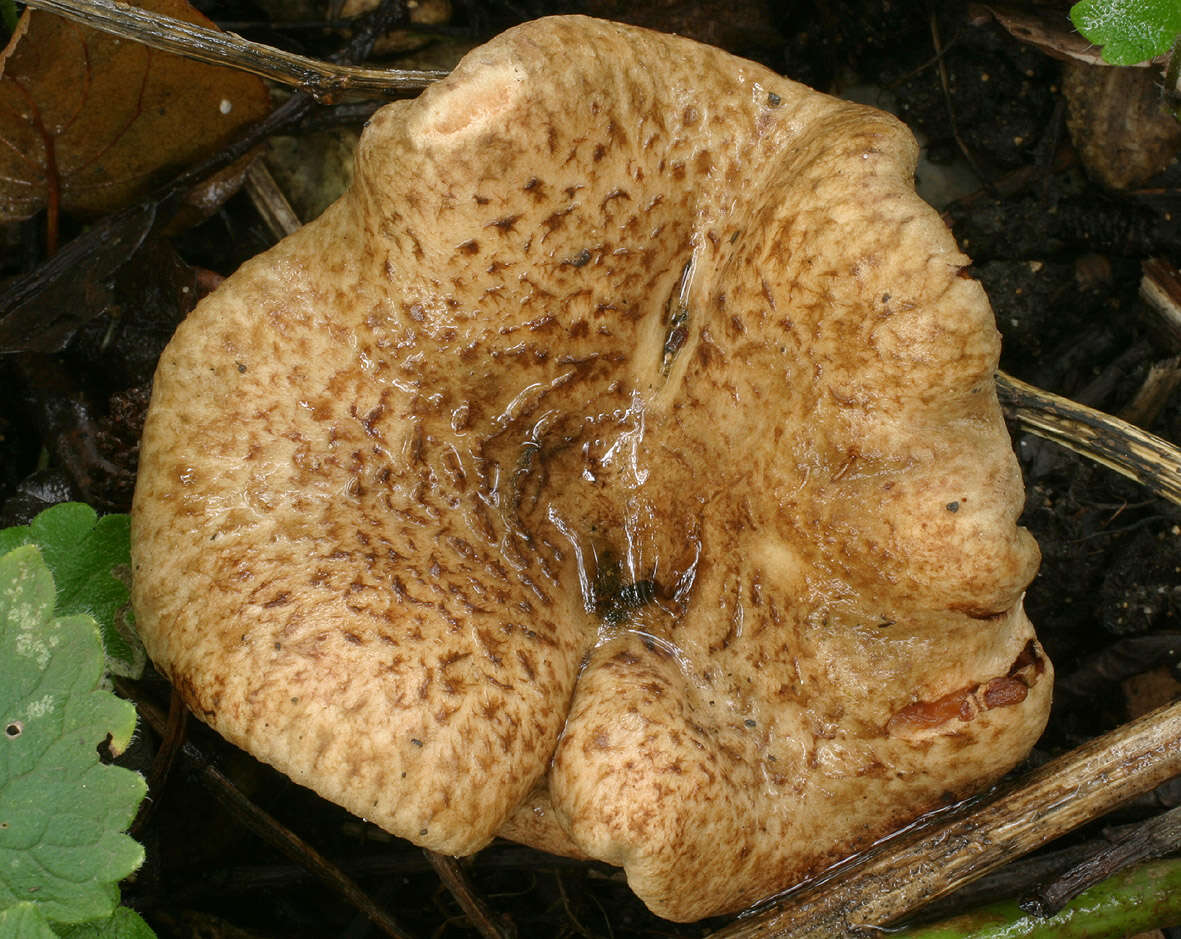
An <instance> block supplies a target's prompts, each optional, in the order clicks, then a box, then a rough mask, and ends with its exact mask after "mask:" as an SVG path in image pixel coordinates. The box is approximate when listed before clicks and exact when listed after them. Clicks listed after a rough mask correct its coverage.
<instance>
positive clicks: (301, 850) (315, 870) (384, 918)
mask: <svg viewBox="0 0 1181 939" xmlns="http://www.w3.org/2000/svg"><path fill="white" fill-rule="evenodd" d="M115 685H116V687H117V688H118V689H119V692H120V693H121V694H123V695H124V696H125V697H127V698H130V699H131V700H132V701H133V702H134V704H135V709H136V711H137V712H138V713H139V716H140V717H141V718H143V719H144V720H145V721H146V722H147V723H148V724H149V725H150V726H151V727H152V729H153V730H154V731H156V733H157V734H161V735H163V734H164V733H166V732H167V723H168V722H167V719H166V718H165V716H164V714H163V713H162V712H161V711H160V709H159V708H157V707H156V706H155V705H154V704H152V703H151V702H150V701H148V700H147V699H146V698H145V697H144V696H143V695H142V694H140V693H139V692H138V689H137V688H136V686H135V685H134V684H132V683H131V682H128V681H124V680H121V679H115ZM181 756H182V757H183V759H184V760H185V761H186V762H187V763H188V764H189V767H190V768H191V769H192V770H194V771H195V774H196V777H197V779H198V780H199V781H200V783H201V785H202V786H204V787H205V788H206V789H207V790H208V791H209V792H210V793H211V794H212V795H213V797H214V798H215V799H217V801H218V804H220V805H221V806H222V808H224V809H225V810H226V811H227V812H229V813H230V814H231V815H232V816H234V818H235V819H237V820H238V822H239V823H241V824H242V825H243V826H244V827H246V828H248V829H250V831H252V832H254V834H256V835H258V837H260V838H261V839H262V840H263V841H265V842H266V843H267V844H269V845H270V846H271V847H273V848H275V849H276V850H278V851H280V852H281V853H282V854H284V855H286V856H287V858H289V859H290V860H292V861H294V862H296V863H297V864H299V865H300V866H301V867H303V868H304V869H305V870H307V871H309V872H310V873H311V874H313V875H314V876H315V877H316V878H317V879H318V880H319V881H320V882H321V883H323V884H324V885H325V886H327V887H328V888H329V889H331V890H332V891H334V892H335V893H336V894H337V895H338V896H340V897H341V898H342V899H344V900H345V901H346V902H348V903H351V904H352V905H353V906H354V907H356V908H357V909H358V910H359V911H360V912H361V913H363V914H365V915H366V916H367V917H369V920H370V922H372V923H373V925H374V926H376V927H377V928H378V929H379V930H381V932H383V933H384V934H385V935H387V936H390V937H391V939H411V936H410V934H409V933H408V932H406V931H405V930H404V929H402V927H401V926H399V925H398V923H397V922H395V920H394V919H393V918H392V917H391V916H390V915H389V913H387V912H386V911H385V910H384V909H382V908H381V907H380V906H378V905H377V903H376V902H374V900H373V899H372V898H371V897H370V896H369V894H367V893H366V892H365V891H364V890H362V889H361V887H360V886H359V885H358V884H357V882H356V881H355V880H353V879H352V878H351V877H349V876H348V875H347V874H346V873H345V872H344V871H342V870H341V869H340V868H339V867H338V866H337V865H335V864H333V863H332V862H331V861H330V860H328V858H326V857H325V856H324V855H322V854H321V853H320V852H319V851H317V850H316V849H315V848H313V847H312V846H311V845H310V844H308V843H307V842H306V841H304V840H303V839H302V838H300V837H299V835H297V834H296V833H295V832H293V831H292V830H291V829H290V828H288V827H287V826H286V825H284V824H282V823H281V822H280V821H279V820H278V819H277V818H275V817H274V816H273V815H271V814H270V813H269V812H267V811H265V810H264V809H263V808H261V807H260V806H258V805H257V804H255V802H254V801H253V800H251V799H250V798H248V797H247V796H246V795H244V794H243V793H242V791H241V790H240V789H239V788H238V787H237V786H235V785H234V783H233V782H232V781H231V780H230V779H229V778H228V777H227V776H225V775H224V774H223V773H222V772H221V771H220V770H218V769H217V767H215V766H214V765H213V764H212V763H210V762H209V761H208V759H206V757H205V755H204V754H203V753H202V752H201V751H200V750H199V749H197V747H195V746H194V745H193V744H191V743H183V744H182V745H181Z"/></svg>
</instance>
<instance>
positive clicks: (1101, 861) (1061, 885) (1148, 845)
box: [1020, 808, 1181, 916]
mask: <svg viewBox="0 0 1181 939" xmlns="http://www.w3.org/2000/svg"><path fill="white" fill-rule="evenodd" d="M1178 848H1181V808H1176V809H1172V810H1171V811H1168V812H1165V813H1164V814H1162V815H1158V816H1157V817H1156V818H1152V819H1149V820H1148V821H1146V822H1144V823H1143V824H1141V825H1137V826H1135V828H1133V829H1132V831H1130V832H1128V833H1127V834H1126V835H1125V836H1124V837H1122V838H1120V839H1119V840H1118V841H1116V842H1115V843H1114V844H1110V845H1107V846H1106V847H1105V848H1102V849H1100V850H1099V851H1096V852H1095V853H1094V854H1092V855H1091V856H1090V857H1089V858H1087V859H1086V860H1085V861H1082V862H1081V863H1079V864H1076V865H1075V866H1074V867H1072V868H1070V869H1069V870H1067V871H1064V872H1062V873H1061V874H1058V875H1057V876H1055V877H1054V878H1053V879H1051V880H1050V881H1049V882H1048V883H1046V884H1043V885H1042V886H1041V887H1040V888H1039V889H1038V890H1037V892H1036V893H1034V894H1033V896H1031V897H1029V898H1027V899H1025V900H1022V901H1021V904H1020V906H1021V909H1023V910H1025V911H1026V912H1027V913H1033V914H1035V915H1037V916H1053V915H1054V914H1055V913H1057V912H1058V911H1059V910H1061V909H1062V908H1063V907H1064V906H1066V904H1067V903H1069V902H1070V901H1071V900H1073V899H1074V898H1075V897H1077V896H1078V895H1079V894H1080V893H1082V892H1083V891H1084V890H1087V889H1089V888H1091V887H1093V886H1095V884H1097V883H1099V882H1100V881H1103V880H1106V879H1107V878H1108V877H1111V876H1112V875H1113V874H1117V873H1119V872H1120V871H1122V870H1125V869H1126V868H1129V867H1131V866H1132V865H1133V864H1139V863H1141V862H1143V861H1149V860H1153V859H1155V858H1158V857H1161V856H1162V855H1165V854H1169V853H1170V852H1172V851H1176V850H1177V849H1178Z"/></svg>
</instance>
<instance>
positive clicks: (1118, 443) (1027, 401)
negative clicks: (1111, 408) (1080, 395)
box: [996, 372, 1181, 504]
mask: <svg viewBox="0 0 1181 939" xmlns="http://www.w3.org/2000/svg"><path fill="white" fill-rule="evenodd" d="M996 383H997V391H998V392H999V394H1000V399H1001V403H1002V404H1004V405H1005V410H1006V412H1007V413H1008V414H1009V415H1010V416H1011V417H1013V418H1014V419H1015V420H1016V421H1017V422H1018V423H1019V424H1021V426H1023V427H1024V428H1025V429H1026V430H1028V431H1030V432H1031V433H1034V434H1037V435H1038V436H1039V437H1045V438H1046V439H1047V440H1052V441H1054V442H1055V443H1058V444H1061V445H1062V446H1064V447H1066V448H1068V449H1070V450H1073V451H1075V452H1076V453H1081V454H1082V455H1083V456H1085V457H1087V458H1088V459H1091V460H1094V461H1095V462H1096V463H1102V464H1103V465H1104V466H1106V467H1108V468H1109V469H1113V470H1115V471H1116V472H1117V473H1121V474H1122V475H1124V476H1127V477H1128V478H1129V479H1134V480H1135V481H1136V482H1138V483H1140V484H1141V485H1143V486H1145V487H1146V488H1148V489H1151V490H1152V491H1153V492H1155V493H1156V494H1157V495H1159V496H1162V497H1163V498H1165V499H1168V500H1169V501H1170V502H1176V503H1178V504H1181V450H1178V449H1177V448H1176V447H1175V446H1173V445H1172V444H1171V443H1169V442H1167V441H1165V440H1162V439H1161V438H1160V437H1157V436H1155V435H1154V434H1150V433H1148V432H1147V431H1144V430H1141V429H1140V428H1139V427H1135V426H1133V425H1132V424H1129V423H1128V422H1127V421H1122V420H1120V419H1119V418H1118V417H1112V416H1111V415H1110V414H1104V413H1103V412H1102V411H1096V410H1094V409H1093V408H1088V407H1085V406H1084V405H1081V404H1077V403H1075V402H1074V401H1071V400H1070V399H1069V398H1062V397H1059V396H1058V395H1055V394H1050V392H1048V391H1042V390H1041V389H1039V388H1035V387H1033V386H1032V385H1027V384H1025V382H1023V381H1018V380H1017V379H1016V378H1013V376H1011V375H1006V374H1005V373H1004V372H997V376H996Z"/></svg>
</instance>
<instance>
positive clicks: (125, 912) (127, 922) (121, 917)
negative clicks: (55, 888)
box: [57, 906, 156, 939]
mask: <svg viewBox="0 0 1181 939" xmlns="http://www.w3.org/2000/svg"><path fill="white" fill-rule="evenodd" d="M57 934H58V935H59V936H61V937H62V939H156V934H155V932H153V931H152V927H151V926H149V925H148V924H147V923H145V922H144V921H143V918H142V917H141V916H140V915H139V914H138V913H136V912H135V911H134V910H129V909H127V907H125V906H121V907H119V908H118V909H117V910H115V912H114V913H113V914H112V915H111V917H110V918H109V919H102V920H93V921H91V922H89V923H79V924H78V925H76V926H62V927H60V928H59V929H58V930H57Z"/></svg>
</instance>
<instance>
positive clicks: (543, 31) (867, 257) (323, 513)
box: [132, 17, 1051, 920]
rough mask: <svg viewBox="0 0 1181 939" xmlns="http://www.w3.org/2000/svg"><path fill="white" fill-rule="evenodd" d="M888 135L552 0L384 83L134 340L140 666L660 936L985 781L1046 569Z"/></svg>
mask: <svg viewBox="0 0 1181 939" xmlns="http://www.w3.org/2000/svg"><path fill="white" fill-rule="evenodd" d="M555 63H560V67H555ZM914 161H915V144H914V141H913V139H912V137H911V135H910V134H909V132H908V131H907V130H906V129H905V128H904V127H903V126H902V125H901V124H900V123H899V122H898V121H896V120H895V119H894V118H892V117H890V116H888V115H886V114H882V113H880V112H878V111H876V110H873V109H871V108H867V107H863V106H860V105H855V104H850V103H846V102H842V101H838V100H835V99H833V98H830V97H827V96H825V95H822V94H819V93H817V92H814V91H812V90H810V89H808V88H805V87H803V86H801V85H798V84H795V83H793V82H790V81H787V80H785V79H783V78H780V77H778V76H777V75H775V74H773V73H772V72H770V71H768V70H767V69H765V68H762V67H760V66H758V65H756V64H753V63H751V62H747V61H744V60H741V59H737V58H735V57H733V56H730V55H728V54H726V53H723V52H721V51H719V50H717V49H713V48H710V47H706V46H702V45H698V44H696V43H694V42H691V41H688V40H684V39H680V38H676V37H673V36H666V35H660V34H656V33H652V32H648V31H646V30H642V29H637V28H634V27H627V26H621V25H618V24H613V23H606V22H600V21H596V20H591V19H587V18H582V17H558V18H551V19H545V20H539V21H535V22H532V23H527V24H525V25H524V26H520V27H518V28H516V29H513V30H511V31H509V32H507V33H505V34H504V35H502V36H500V37H498V38H497V39H494V40H493V41H492V42H490V43H488V44H487V45H485V46H482V47H480V48H478V49H476V50H474V51H473V52H472V53H470V54H469V55H468V56H467V57H466V58H465V59H464V60H463V62H462V63H461V64H460V66H459V67H458V68H457V69H456V70H455V72H454V73H453V74H452V75H451V76H450V77H449V78H447V79H446V80H444V81H442V82H440V83H439V84H437V85H435V86H433V87H432V88H430V89H428V90H427V91H426V92H425V93H423V95H422V96H421V97H420V98H419V99H418V100H416V101H414V102H413V103H407V102H400V103H396V104H391V105H389V106H388V107H386V108H383V109H382V110H381V111H379V112H378V113H377V114H376V115H375V116H374V117H373V119H372V120H371V121H370V124H369V126H368V128H367V129H366V131H365V134H364V136H363V138H362V140H361V144H360V147H359V151H358V154H357V167H356V177H355V180H354V182H353V184H352V187H351V189H350V190H349V191H348V193H347V194H346V195H345V196H343V197H342V198H341V199H340V200H339V201H338V202H337V203H335V204H334V205H333V206H331V207H330V208H329V209H328V210H327V211H326V212H325V213H324V215H323V216H321V217H320V218H319V219H318V220H317V221H315V222H312V223H311V224H308V225H306V226H305V227H304V228H303V229H302V230H300V231H299V232H297V233H295V234H294V235H292V236H291V237H289V238H287V239H285V240H284V241H283V242H281V243H280V244H279V245H277V246H276V247H275V248H273V249H272V250H270V251H268V252H266V253H265V254H263V255H262V256H260V257H258V258H255V259H253V260H251V261H250V262H248V263H247V264H245V265H244V266H243V267H242V268H241V270H239V271H238V272H237V273H236V274H234V275H233V276H232V277H231V278H229V279H228V280H227V281H226V282H225V283H224V284H223V285H222V286H221V287H220V288H219V289H218V290H217V291H216V292H215V293H214V294H213V295H211V296H210V297H208V298H206V299H205V300H204V301H203V302H202V303H201V304H200V305H199V306H198V307H197V308H196V309H195V310H194V311H193V313H192V314H191V315H190V316H189V317H188V319H187V320H186V321H185V322H184V323H183V324H182V325H181V327H180V328H179V329H178V331H177V333H176V336H175V338H174V339H173V340H172V342H171V344H170V345H169V347H168V349H167V350H166V352H165V354H164V356H163V357H162V359H161V361H160V366H159V370H158V372H157V374H156V383H155V390H154V394H153V400H152V406H151V411H150V413H149V416H148V420H147V426H146V428H145V431H144V437H143V444H142V450H141V466H140V475H139V481H138V488H137V491H136V498H135V505H134V510H133V517H132V525H133V562H134V591H133V594H134V604H135V611H136V617H137V622H138V625H139V628H140V630H141V632H142V634H143V638H144V641H145V644H146V646H147V649H148V652H149V653H150V655H151V657H152V659H153V660H154V661H155V662H156V664H157V665H158V666H159V667H160V668H161V669H162V670H163V671H164V672H165V673H166V674H167V675H168V676H169V677H170V678H171V679H172V681H173V682H174V684H175V686H176V687H177V689H178V690H179V691H180V693H181V694H182V695H183V697H184V699H185V701H186V702H187V703H188V705H189V706H190V708H192V710H193V711H194V713H195V714H196V715H197V716H198V717H201V718H202V719H203V720H205V721H206V722H208V723H209V724H210V725H211V726H212V727H214V728H215V729H216V730H217V731H219V732H220V733H221V734H222V735H224V736H225V737H226V738H227V739H228V740H230V741H231V742H233V743H235V744H237V745H239V746H241V747H243V748H245V749H247V750H249V751H250V752H252V753H253V754H255V755H256V756H257V757H259V758H260V759H263V760H265V761H267V762H269V763H271V764H273V765H274V766H276V767H277V768H279V769H280V770H282V771H283V772H285V773H287V774H288V775H289V776H290V777H291V778H292V779H294V780H295V781H297V782H299V783H302V784H304V785H307V786H310V787H311V788H313V789H315V790H316V791H318V792H319V793H321V794H322V795H323V796H325V797H326V798H328V799H331V800H332V801H334V802H337V803H339V804H341V805H343V806H345V807H346V808H348V809H349V810H350V811H352V812H354V813H356V814H357V815H360V816H363V817H365V818H367V819H370V820H372V821H373V822H375V823H377V824H378V825H380V826H381V827H383V828H385V829H387V830H388V831H390V832H392V833H394V834H397V835H400V836H402V837H405V838H408V839H410V840H411V841H414V842H415V843H417V844H420V845H423V846H426V847H429V848H431V849H433V850H436V851H441V852H445V853H449V854H460V855H462V854H468V853H471V852H474V851H477V850H479V849H480V848H481V847H482V846H483V845H485V844H487V842H488V841H489V840H490V839H491V838H492V837H493V836H494V835H496V834H498V833H500V834H503V835H505V836H507V837H512V838H515V839H518V840H521V841H524V842H526V843H530V844H534V845H537V846H539V847H543V848H545V849H547V850H551V851H558V852H565V853H570V854H574V855H581V856H587V857H592V858H599V859H602V860H604V861H607V862H610V863H612V864H618V865H621V866H622V867H624V868H625V869H626V871H627V876H628V879H629V882H630V883H631V885H632V887H633V889H634V890H635V891H636V893H637V894H638V895H639V896H640V897H641V898H642V899H643V900H644V902H645V903H647V904H648V906H649V907H650V908H651V909H652V910H654V911H655V912H656V913H658V914H660V915H662V916H665V917H668V918H671V919H678V920H690V919H695V918H699V917H702V916H706V915H710V914H714V913H719V912H725V911H731V910H735V909H738V908H741V907H743V906H745V905H747V904H749V903H751V902H753V901H755V900H757V899H759V898H761V897H763V896H766V895H768V894H771V893H773V892H775V891H778V890H781V889H783V888H785V887H787V886H789V885H790V884H791V883H793V882H795V881H796V880H798V879H800V878H802V877H804V876H807V875H809V874H811V873H814V872H816V871H817V870H819V869H821V868H822V867H824V866H825V865H827V864H828V863H830V862H831V861H833V860H836V859H838V858H839V857H842V856H844V855H846V854H848V853H850V852H852V851H854V850H857V849H858V848H860V847H863V846H865V845H867V844H869V843H870V842H872V841H873V840H874V839H876V838H878V837H880V836H881V835H882V834H884V833H885V832H887V831H889V830H890V829H892V828H893V827H895V826H897V825H900V824H902V823H904V822H906V821H908V820H910V819H912V818H914V817H915V816H916V815H918V814H919V813H922V812H924V811H927V810H929V809H932V808H934V807H937V806H939V805H942V804H944V803H945V801H946V800H947V799H948V798H949V796H956V795H962V794H966V793H968V792H970V791H972V790H974V789H976V788H979V787H980V786H983V785H985V784H987V783H989V782H990V781H992V780H994V779H996V778H997V777H998V776H1000V775H1001V774H1002V773H1004V772H1005V771H1006V770H1007V769H1009V768H1010V767H1011V766H1012V765H1013V764H1014V763H1016V762H1017V761H1018V760H1019V759H1021V758H1022V757H1023V756H1024V754H1025V753H1026V752H1027V750H1028V749H1029V747H1030V746H1031V745H1032V744H1033V743H1034V741H1035V740H1036V738H1037V736H1038V734H1039V733H1040V731H1041V729H1042V726H1043V724H1044V722H1045V719H1046V715H1047V711H1048V707H1049V700H1050V687H1051V673H1050V668H1049V664H1048V662H1047V661H1046V660H1045V658H1044V657H1043V655H1042V653H1041V650H1040V648H1039V647H1038V645H1037V643H1036V640H1035V639H1034V635H1033V631H1032V628H1031V627H1030V625H1029V623H1028V621H1027V619H1026V618H1025V616H1024V614H1023V612H1022V609H1021V596H1022V591H1023V590H1024V588H1025V586H1026V584H1027V583H1028V582H1029V580H1030V579H1031V577H1032V576H1033V573H1034V571H1035V568H1036V565H1037V561H1038V555H1037V549H1036V546H1035V545H1034V543H1033V540H1032V539H1031V537H1030V536H1029V535H1028V533H1026V532H1025V531H1024V530H1022V529H1020V528H1018V527H1017V525H1016V519H1017V515H1018V513H1019V511H1020V509H1021V505H1022V488H1021V480H1020V475H1019V471H1018V468H1017V464H1016V461H1015V459H1014V457H1013V455H1012V452H1011V449H1010V446H1009V441H1008V437H1007V435H1006V431H1005V428H1004V425H1003V422H1002V419H1001V413H1000V410H999V406H998V404H997V399H996V395H995V391H994V387H993V381H992V376H993V371H994V369H995V366H996V362H997V356H998V350H999V345H998V336H997V333H996V329H995V326H994V324H993V318H992V313H991V310H990V308H989V305H988V301H987V298H986V297H985V295H984V292H983V290H982V289H981V287H980V285H979V284H978V283H976V281H974V280H972V279H971V278H970V277H968V276H967V275H966V274H965V266H966V265H967V263H968V259H967V258H966V257H965V256H964V255H963V254H961V253H960V252H959V251H958V250H957V248H956V245H955V243H954V240H953V239H952V237H951V235H950V234H949V232H948V231H947V230H946V228H945V227H944V225H943V223H942V222H941V221H940V219H939V217H938V215H937V214H936V212H935V211H934V210H933V209H931V208H930V207H928V206H927V205H926V204H924V203H923V202H922V201H920V200H919V198H918V197H917V196H916V195H915V193H914V191H913V186H912V173H913V168H914Z"/></svg>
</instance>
